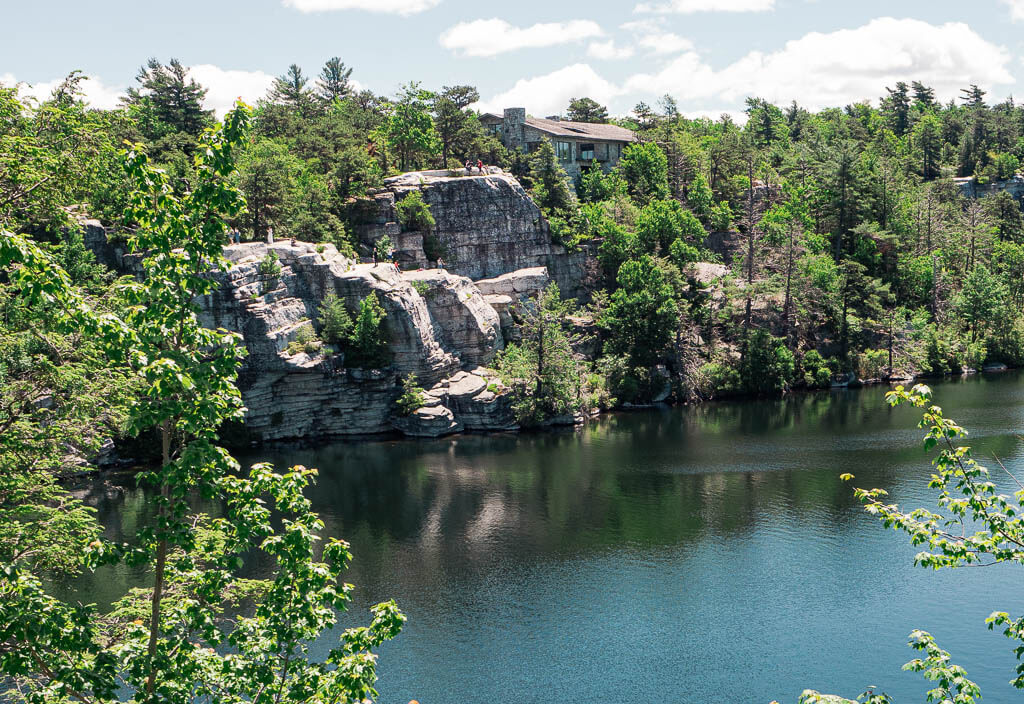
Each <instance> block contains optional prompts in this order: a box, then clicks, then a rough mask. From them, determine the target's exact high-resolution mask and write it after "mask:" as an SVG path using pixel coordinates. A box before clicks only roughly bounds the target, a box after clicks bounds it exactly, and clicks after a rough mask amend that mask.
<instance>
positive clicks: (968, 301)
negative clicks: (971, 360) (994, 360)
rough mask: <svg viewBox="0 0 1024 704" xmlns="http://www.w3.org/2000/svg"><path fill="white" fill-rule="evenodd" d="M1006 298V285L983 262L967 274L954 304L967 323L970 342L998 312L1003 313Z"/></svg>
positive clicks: (992, 320) (975, 338) (989, 323)
mask: <svg viewBox="0 0 1024 704" xmlns="http://www.w3.org/2000/svg"><path fill="white" fill-rule="evenodd" d="M1006 298H1007V293H1006V287H1005V286H1004V285H1003V283H1002V282H1001V281H999V278H998V277H996V276H995V275H993V274H992V272H990V271H989V269H988V267H986V266H985V265H984V264H979V265H977V266H976V267H974V269H972V270H971V271H970V272H969V273H968V274H967V278H966V279H965V280H964V286H963V289H962V290H961V291H960V295H959V296H958V297H957V300H956V303H955V305H956V310H957V312H958V313H959V315H960V316H962V317H963V319H964V320H965V321H966V323H967V329H968V330H969V331H970V333H971V342H974V341H975V340H977V339H978V332H979V331H984V330H985V329H986V328H987V327H988V326H989V325H991V324H992V323H993V322H994V321H995V318H996V317H997V315H998V314H1005V313H1004V308H1005V306H1006Z"/></svg>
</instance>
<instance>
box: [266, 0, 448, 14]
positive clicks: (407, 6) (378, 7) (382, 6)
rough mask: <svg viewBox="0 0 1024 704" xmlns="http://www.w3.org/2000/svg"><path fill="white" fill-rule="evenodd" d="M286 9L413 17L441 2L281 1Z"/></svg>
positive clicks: (370, 0)
mask: <svg viewBox="0 0 1024 704" xmlns="http://www.w3.org/2000/svg"><path fill="white" fill-rule="evenodd" d="M283 2H284V5H285V6H286V7H294V8H295V9H296V10H298V11H299V12H330V11H332V10H366V11H367V12H382V13H386V14H391V15H414V14H416V13H417V12H423V11H424V10H429V9H430V8H432V7H435V6H437V5H438V3H440V2H441V0H283Z"/></svg>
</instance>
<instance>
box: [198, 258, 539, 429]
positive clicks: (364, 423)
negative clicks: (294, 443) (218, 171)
mask: <svg viewBox="0 0 1024 704" xmlns="http://www.w3.org/2000/svg"><path fill="white" fill-rule="evenodd" d="M318 249H321V250H322V251H317V250H318ZM268 251H273V252H274V253H275V254H276V255H277V257H278V260H279V262H280V264H281V273H280V275H279V276H277V277H274V278H273V279H268V278H267V277H266V276H265V275H263V274H261V273H260V271H259V263H260V261H262V259H263V257H264V256H265V255H266V254H267V252H268ZM225 255H226V256H227V257H228V259H229V260H230V261H231V262H232V264H233V266H232V268H231V269H230V270H229V271H227V272H224V273H218V274H216V275H215V276H216V277H217V279H218V281H219V283H220V287H219V288H218V290H217V292H216V293H215V294H213V295H211V296H207V297H205V300H202V301H201V302H200V304H201V307H202V319H203V322H204V324H206V325H210V326H219V327H224V328H227V329H229V330H235V331H237V332H240V333H241V334H242V336H243V338H244V340H245V346H246V348H247V350H248V353H249V354H248V357H247V359H246V361H245V363H244V366H243V370H242V374H241V378H240V380H239V386H240V388H241V390H242V397H243V400H244V401H245V404H246V408H247V413H246V421H245V423H246V429H247V431H248V432H249V433H250V434H251V435H252V436H253V439H254V440H259V441H271V440H286V439H295V438H303V439H312V438H331V437H345V436H354V435H368V434H374V433H384V432H388V431H391V430H399V431H401V432H403V433H405V434H408V435H419V436H434V435H440V434H444V433H448V432H457V431H460V430H463V429H466V430H494V429H501V430H504V429H511V428H514V427H515V421H514V418H513V416H512V413H511V408H510V406H509V404H508V397H507V396H504V395H502V394H501V393H495V391H496V390H498V391H500V385H499V384H498V383H497V382H496V380H494V379H492V377H493V373H492V372H490V371H488V370H487V369H486V368H485V366H484V365H487V364H488V363H490V362H491V361H492V360H493V359H494V355H495V354H496V353H497V351H498V350H499V349H500V348H501V347H502V346H503V345H504V338H503V336H502V331H501V326H500V320H499V316H498V313H497V311H496V310H495V309H494V307H493V306H491V305H490V304H489V303H487V302H486V301H485V300H484V297H483V295H482V294H481V293H480V291H479V289H477V288H476V286H475V285H474V284H473V282H472V281H470V280H469V279H468V278H466V277H464V276H458V275H456V274H452V273H448V272H444V271H439V270H430V271H416V272H406V273H400V272H398V271H396V270H395V268H394V267H392V266H391V265H389V264H378V265H371V264H359V263H356V262H354V261H352V260H350V259H347V258H346V257H343V256H341V255H339V254H338V253H337V251H336V250H334V248H333V247H330V246H329V245H328V246H320V247H317V246H314V245H311V244H307V243H302V242H296V243H292V242H281V243H275V244H273V245H266V244H262V243H250V244H241V245H231V246H228V247H227V248H226V249H225ZM545 280H546V277H545ZM414 282H416V283H417V284H418V286H417V285H414ZM371 293H375V294H376V295H377V298H378V300H380V302H381V304H382V305H383V308H384V310H385V313H386V317H385V318H384V321H383V326H384V334H385V337H386V338H387V340H388V352H389V354H390V356H391V364H390V366H389V367H388V368H386V369H382V370H366V369H359V368H355V367H352V366H350V365H346V363H345V358H344V355H335V354H326V355H325V354H322V353H313V354H312V355H310V354H307V353H306V352H298V353H296V354H292V353H289V350H288V346H289V343H291V342H292V341H294V340H295V339H296V336H297V333H298V331H299V330H300V329H301V328H303V327H306V326H308V325H310V324H311V323H312V322H313V321H315V320H316V318H317V317H318V315H319V308H320V304H321V302H322V301H323V299H324V298H325V297H326V296H327V295H328V294H334V295H336V296H338V297H339V298H341V299H343V300H344V301H345V302H346V304H347V306H348V307H349V309H350V310H355V309H356V307H357V306H358V303H359V301H361V300H362V299H363V298H365V297H367V296H368V295H370V294H371ZM410 374H415V375H416V377H417V379H418V380H419V383H420V384H421V385H422V386H423V387H424V388H425V389H426V390H427V403H426V405H425V406H424V407H423V408H422V409H420V410H418V411H416V412H414V413H412V414H410V415H409V416H401V415H400V414H399V413H398V411H397V409H396V407H395V405H394V402H395V400H396V399H397V397H398V395H399V393H400V386H399V381H400V379H401V378H403V377H405V376H407V375H410ZM467 379H468V380H470V382H471V383H467V381H466V380H467ZM488 387H491V390H490V391H488Z"/></svg>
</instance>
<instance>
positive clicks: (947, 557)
mask: <svg viewBox="0 0 1024 704" xmlns="http://www.w3.org/2000/svg"><path fill="white" fill-rule="evenodd" d="M887 399H888V401H889V403H890V405H892V406H898V405H901V404H910V405H913V406H915V407H917V408H923V409H924V413H923V416H922V419H921V422H920V424H919V427H920V428H923V429H924V430H925V431H926V432H925V436H924V440H923V444H924V447H925V449H926V450H935V449H938V455H937V456H936V457H935V459H934V460H932V465H933V466H934V467H935V472H934V473H933V474H932V476H931V480H930V481H929V482H928V486H929V488H931V489H935V490H937V491H938V501H937V503H938V506H939V510H938V511H932V510H929V509H926V508H917V509H913V510H910V511H906V510H903V509H901V508H900V507H899V506H897V505H896V504H891V503H887V502H886V497H887V492H886V491H885V490H883V489H855V490H854V491H855V495H856V496H857V498H858V499H860V501H861V502H862V503H863V504H864V508H865V510H866V511H867V512H868V513H869V514H871V515H873V516H876V517H877V518H878V519H879V520H880V521H881V522H882V524H883V525H885V526H886V527H887V528H892V529H893V530H897V531H901V532H903V533H906V534H907V535H908V536H909V537H910V542H911V543H912V544H913V545H919V546H923V547H924V549H923V550H922V551H921V552H919V553H918V554H917V555H916V556H915V557H914V564H916V565H919V566H921V567H926V568H928V569H936V570H937V569H943V568H949V569H957V568H961V567H969V566H989V565H997V564H1001V563H1009V564H1016V565H1021V564H1024V514H1022V512H1021V504H1022V503H1024V485H1021V484H1020V482H1019V481H1017V479H1016V478H1015V477H1013V475H1011V474H1010V473H1009V472H1008V471H1006V470H1005V468H1003V469H1004V471H1006V474H1007V475H1008V478H1009V479H1010V480H1011V481H1012V482H1013V483H1014V484H1015V485H1016V486H1017V487H1019V489H1018V491H1016V492H1014V493H1013V494H1012V495H1008V494H1004V493H1000V492H999V488H998V486H997V485H996V483H995V482H993V481H992V480H991V479H990V477H989V471H988V469H986V468H985V467H983V466H982V465H980V464H978V462H977V461H976V460H975V459H974V458H973V456H972V453H971V448H969V447H966V446H964V445H959V444H958V441H959V440H960V439H961V438H964V437H966V436H967V431H966V430H965V429H964V428H962V427H961V426H959V425H957V423H956V421H954V420H953V419H951V418H947V417H946V416H945V415H944V414H943V412H942V409H941V408H940V407H939V406H935V405H932V403H931V389H929V388H928V387H927V386H924V385H923V384H918V385H916V386H914V387H913V388H912V389H911V390H909V391H908V390H906V389H905V388H904V387H902V386H898V387H896V389H895V390H894V391H890V392H889V393H888V394H887ZM997 461H998V460H997ZM1000 466H1001V467H1002V465H1000ZM841 479H843V480H845V481H849V480H851V479H853V475H851V474H843V475H842V476H841ZM985 623H986V624H988V628H989V629H990V630H994V629H996V628H1000V629H1002V631H1003V635H1005V636H1006V637H1007V638H1009V639H1010V640H1011V641H1013V642H1014V653H1015V654H1016V656H1017V660H1018V661H1020V664H1018V665H1017V668H1016V671H1015V673H1014V676H1013V678H1012V679H1011V680H1010V684H1012V685H1013V686H1014V687H1016V688H1017V689H1024V617H1020V616H1018V617H1013V616H1011V615H1010V614H1009V613H1008V612H1005V611H994V612H992V614H991V615H990V616H989V617H988V618H987V619H985ZM910 646H911V647H913V648H914V649H915V650H917V651H919V652H920V653H921V655H920V656H919V657H917V658H915V659H914V660H911V661H910V662H908V663H907V664H906V665H904V666H903V669H905V670H909V671H912V672H919V673H921V674H922V675H923V676H924V677H925V679H927V680H929V681H930V682H933V683H934V685H935V686H934V688H933V689H931V690H929V692H928V695H927V696H928V701H929V702H944V703H945V702H950V703H951V704H974V703H975V702H977V701H979V700H981V691H980V689H979V687H978V685H977V684H975V683H974V682H973V681H971V680H970V679H968V678H967V672H966V671H965V670H964V668H962V667H960V666H959V665H956V664H954V663H953V662H952V661H951V659H950V654H949V653H948V652H946V651H945V650H942V649H941V648H940V647H939V646H938V645H937V644H936V643H935V640H934V638H932V636H931V634H929V633H928V632H926V631H923V630H915V631H914V632H912V633H911V634H910ZM826 701H829V700H828V699H827V698H824V696H823V695H819V694H818V693H817V692H813V691H810V690H808V691H807V692H804V694H803V696H802V697H801V698H800V702H801V704H814V703H815V702H826ZM858 701H867V702H872V703H875V702H877V703H879V704H881V703H884V702H891V701H892V700H891V698H889V697H888V696H886V695H884V694H874V693H873V692H866V693H865V694H864V695H861V697H860V698H859V699H858Z"/></svg>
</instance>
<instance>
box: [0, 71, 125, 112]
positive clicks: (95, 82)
mask: <svg viewBox="0 0 1024 704" xmlns="http://www.w3.org/2000/svg"><path fill="white" fill-rule="evenodd" d="M63 80H64V79H63V78H56V79H54V80H52V81H43V82H39V83H31V84H29V83H22V84H21V87H20V89H19V90H18V93H19V94H20V95H21V96H22V97H31V98H35V99H36V100H40V101H41V100H46V99H47V98H49V97H50V94H51V93H52V92H53V89H54V88H56V87H57V86H59V85H60V84H61V81H63ZM17 83H18V80H17V79H16V78H15V77H14V76H13V75H12V74H10V73H4V74H0V84H3V85H6V86H13V85H15V84H17ZM81 87H82V91H83V92H84V93H85V95H84V96H83V98H84V100H85V102H87V103H88V104H89V105H91V106H92V107H94V108H99V109H101V110H109V109H111V108H116V107H117V103H118V101H119V100H120V99H121V96H122V95H124V90H125V89H124V87H123V86H108V85H106V84H105V83H103V81H101V80H100V79H99V78H97V77H95V76H86V80H85V81H82V83H81Z"/></svg>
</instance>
